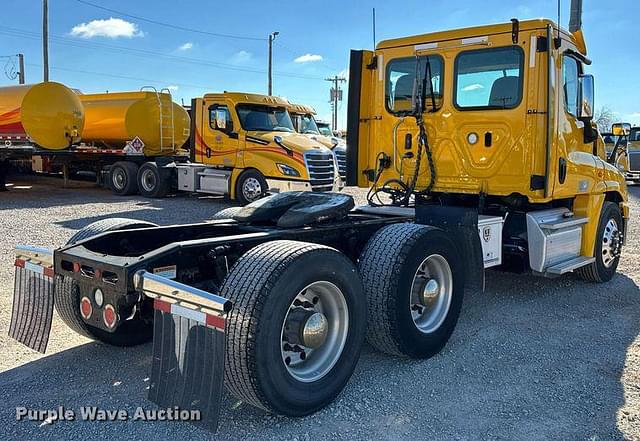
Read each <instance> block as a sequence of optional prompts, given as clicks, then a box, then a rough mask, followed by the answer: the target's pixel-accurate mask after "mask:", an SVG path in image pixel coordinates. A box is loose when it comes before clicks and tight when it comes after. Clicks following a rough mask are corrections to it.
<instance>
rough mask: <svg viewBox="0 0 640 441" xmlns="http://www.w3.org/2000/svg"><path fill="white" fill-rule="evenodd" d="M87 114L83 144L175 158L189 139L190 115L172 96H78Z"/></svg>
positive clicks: (110, 94)
mask: <svg viewBox="0 0 640 441" xmlns="http://www.w3.org/2000/svg"><path fill="white" fill-rule="evenodd" d="M79 97H80V101H81V102H82V105H83V106H84V111H85V126H84V132H83V135H82V141H83V142H84V143H86V144H92V145H94V146H96V147H102V148H109V149H113V148H125V147H127V146H129V147H130V148H132V149H134V150H137V153H140V154H143V155H144V156H149V157H155V156H164V155H171V154H174V153H175V152H176V151H177V150H178V149H179V148H180V147H181V146H182V145H183V144H184V143H185V141H187V139H189V131H190V130H189V129H190V119H189V114H188V113H187V111H186V110H185V109H184V108H182V107H181V106H180V105H178V104H176V103H174V102H173V101H172V99H171V95H169V94H167V93H156V92H149V91H139V92H117V93H96V94H84V95H79Z"/></svg>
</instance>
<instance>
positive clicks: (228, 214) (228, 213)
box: [211, 207, 242, 220]
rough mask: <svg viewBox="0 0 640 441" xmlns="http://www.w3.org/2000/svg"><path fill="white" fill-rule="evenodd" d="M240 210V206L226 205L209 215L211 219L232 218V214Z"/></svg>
mask: <svg viewBox="0 0 640 441" xmlns="http://www.w3.org/2000/svg"><path fill="white" fill-rule="evenodd" d="M240 210H242V207H227V208H225V209H223V210H220V211H218V212H217V213H216V214H214V215H213V216H211V220H225V219H233V216H235V215H236V214H238V212H239V211H240Z"/></svg>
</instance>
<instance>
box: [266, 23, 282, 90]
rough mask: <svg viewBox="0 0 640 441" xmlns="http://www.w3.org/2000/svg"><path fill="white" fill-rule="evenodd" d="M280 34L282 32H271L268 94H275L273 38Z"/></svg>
mask: <svg viewBox="0 0 640 441" xmlns="http://www.w3.org/2000/svg"><path fill="white" fill-rule="evenodd" d="M279 34H280V32H272V33H270V34H269V71H268V75H269V85H268V87H267V95H273V80H272V77H273V68H272V66H273V40H275V39H276V37H277V36H278V35H279Z"/></svg>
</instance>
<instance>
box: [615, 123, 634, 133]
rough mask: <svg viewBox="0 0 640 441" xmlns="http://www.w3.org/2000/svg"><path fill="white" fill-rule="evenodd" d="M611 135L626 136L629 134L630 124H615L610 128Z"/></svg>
mask: <svg viewBox="0 0 640 441" xmlns="http://www.w3.org/2000/svg"><path fill="white" fill-rule="evenodd" d="M611 133H613V135H614V136H628V135H629V133H631V124H629V123H615V124H613V125H612V126H611Z"/></svg>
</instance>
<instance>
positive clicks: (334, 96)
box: [325, 75, 347, 130]
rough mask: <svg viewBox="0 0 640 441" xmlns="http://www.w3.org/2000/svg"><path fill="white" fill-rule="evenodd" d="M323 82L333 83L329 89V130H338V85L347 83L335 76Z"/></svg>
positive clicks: (340, 93)
mask: <svg viewBox="0 0 640 441" xmlns="http://www.w3.org/2000/svg"><path fill="white" fill-rule="evenodd" d="M325 81H329V82H331V83H333V87H332V88H331V93H330V99H329V102H330V103H331V111H332V112H333V115H332V117H331V129H332V130H338V101H342V90H341V89H340V83H343V82H345V81H347V80H346V79H345V78H342V77H339V76H338V75H335V76H333V77H331V78H326V79H325Z"/></svg>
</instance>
